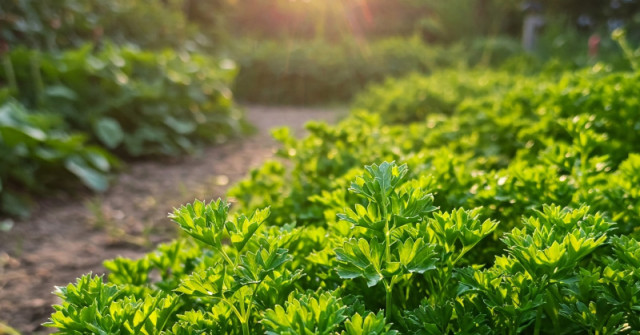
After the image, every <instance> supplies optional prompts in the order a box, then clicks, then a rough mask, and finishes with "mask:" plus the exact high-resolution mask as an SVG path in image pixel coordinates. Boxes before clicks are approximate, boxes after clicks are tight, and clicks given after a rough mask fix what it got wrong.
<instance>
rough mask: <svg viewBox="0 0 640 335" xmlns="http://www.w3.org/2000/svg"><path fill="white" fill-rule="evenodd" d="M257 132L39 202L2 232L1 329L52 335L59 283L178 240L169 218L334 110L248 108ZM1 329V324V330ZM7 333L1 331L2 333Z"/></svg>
mask: <svg viewBox="0 0 640 335" xmlns="http://www.w3.org/2000/svg"><path fill="white" fill-rule="evenodd" d="M246 110H247V117H248V118H249V121H250V122H251V123H252V124H254V125H255V126H256V127H257V133H256V134H255V135H252V136H251V137H248V138H244V139H237V140H233V141H230V142H228V143H225V144H222V145H217V146H213V147H211V148H206V149H204V150H203V151H202V152H201V153H200V154H198V155H194V156H190V157H181V158H174V159H169V160H162V161H157V160H155V161H141V162H134V163H130V164H129V165H128V167H127V168H126V171H124V172H123V173H120V174H119V175H117V176H116V177H115V180H114V183H113V186H112V187H111V189H110V190H109V191H108V192H106V193H104V194H101V195H95V194H90V193H88V192H79V193H78V194H73V195H65V196H63V197H59V196H58V197H57V198H55V199H43V200H41V201H39V202H38V206H37V208H36V210H35V211H34V213H33V215H32V217H31V219H29V220H27V221H23V222H16V223H15V226H14V228H13V229H12V230H10V231H9V232H0V325H1V322H4V323H6V324H8V325H9V326H11V327H13V328H15V329H17V330H18V331H20V332H22V333H23V334H45V333H50V332H51V331H52V330H51V329H47V328H44V327H42V326H41V324H42V323H43V322H45V321H47V319H48V317H49V316H50V314H51V313H52V311H53V309H52V307H51V305H53V304H56V303H58V302H59V299H58V298H57V297H56V296H54V295H53V294H51V292H52V291H53V290H54V286H62V285H67V284H68V283H70V282H74V281H75V279H76V278H77V277H79V276H81V275H83V274H85V273H88V272H93V273H94V274H102V273H104V272H105V270H104V268H103V267H102V262H103V261H104V260H105V259H111V258H114V257H117V256H123V257H131V258H137V257H140V256H142V255H144V254H145V253H146V252H148V251H149V250H151V249H152V248H153V246H154V245H156V244H157V243H160V242H164V241H168V240H170V239H172V238H173V237H175V236H176V227H175V226H176V225H175V224H172V223H171V222H170V221H169V220H168V219H167V218H166V217H167V213H169V212H170V211H172V209H173V208H174V207H177V206H180V205H181V204H183V203H186V202H190V201H193V199H194V198H198V199H215V198H218V197H222V196H224V194H225V191H226V190H227V188H228V187H229V186H230V185H232V184H233V183H235V182H236V181H238V180H240V179H241V178H243V177H244V176H245V175H246V174H247V173H248V172H249V171H250V169H252V168H255V167H258V166H259V165H260V164H261V163H262V162H264V161H265V160H266V159H268V158H271V157H273V154H274V152H275V149H276V148H277V144H276V142H275V141H274V140H273V139H271V136H270V135H269V130H270V129H271V128H273V127H277V126H289V127H291V128H292V129H293V130H294V131H295V132H296V134H297V135H301V134H302V132H303V124H304V123H306V122H307V121H309V120H325V121H329V122H332V121H335V120H336V118H337V115H338V112H336V111H335V110H326V109H309V108H277V107H259V106H248V107H246ZM0 328H1V327H0ZM1 333H2V331H1V330H0V334H1Z"/></svg>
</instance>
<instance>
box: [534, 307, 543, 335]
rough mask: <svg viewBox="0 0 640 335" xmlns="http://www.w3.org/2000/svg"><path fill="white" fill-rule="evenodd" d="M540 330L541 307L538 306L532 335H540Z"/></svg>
mask: <svg viewBox="0 0 640 335" xmlns="http://www.w3.org/2000/svg"><path fill="white" fill-rule="evenodd" d="M540 328H542V306H538V311H537V313H536V325H535V328H534V330H533V335H540Z"/></svg>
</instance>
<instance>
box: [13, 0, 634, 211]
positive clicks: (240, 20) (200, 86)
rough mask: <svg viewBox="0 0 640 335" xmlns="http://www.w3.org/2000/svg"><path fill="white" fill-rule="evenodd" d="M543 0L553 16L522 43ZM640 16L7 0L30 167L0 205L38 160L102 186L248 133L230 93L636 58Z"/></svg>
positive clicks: (318, 97) (338, 3) (354, 3)
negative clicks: (117, 174)
mask: <svg viewBox="0 0 640 335" xmlns="http://www.w3.org/2000/svg"><path fill="white" fill-rule="evenodd" d="M536 11H537V12H538V13H539V14H540V15H542V17H543V22H544V24H543V25H542V27H541V29H540V30H539V31H538V35H539V38H538V41H537V42H538V43H537V46H536V48H535V50H534V51H533V52H525V51H524V50H523V48H522V47H521V41H520V40H521V36H522V30H523V28H522V27H523V21H524V20H525V18H526V16H527V15H529V14H531V13H532V12H536ZM638 28H640V0H597V1H595V0H594V1H587V2H585V1H578V0H559V1H552V0H544V1H542V0H540V1H523V0H449V1H440V0H397V1H388V0H322V1H321V0H242V1H240V0H109V1H107V0H48V1H41V0H3V1H2V2H1V3H0V58H1V61H2V64H1V67H0V91H1V92H2V94H1V95H0V108H2V110H3V113H4V114H3V115H5V117H3V118H0V128H2V127H4V128H2V129H4V130H3V131H2V133H0V151H2V152H3V157H7V158H6V161H7V162H9V161H11V162H23V161H29V166H31V167H30V168H29V169H22V170H20V169H17V170H16V169H14V168H11V167H9V164H3V165H2V166H1V167H0V206H4V208H17V207H16V205H15V204H16V203H21V201H17V200H16V199H23V198H24V197H23V196H22V195H23V194H30V193H31V192H32V191H33V190H35V189H43V188H44V189H45V191H46V187H41V186H42V185H40V186H38V187H36V186H35V185H36V184H37V183H38V182H39V181H38V180H39V176H41V175H43V174H44V173H51V174H53V175H59V174H61V173H63V174H65V175H69V176H76V179H79V180H80V181H82V182H83V183H84V185H86V186H87V187H89V188H91V189H93V190H103V189H105V188H106V186H105V185H106V184H107V183H106V179H105V178H106V176H107V175H108V173H109V172H110V171H111V170H112V168H113V167H115V166H117V165H118V164H117V159H118V158H117V157H120V158H123V157H124V158H130V157H138V156H149V155H151V156H156V155H176V154H181V153H184V152H192V151H193V150H196V149H197V147H198V145H201V144H202V143H206V142H207V141H209V142H220V141H222V140H225V139H227V138H229V137H232V136H236V135H240V134H243V133H245V132H246V131H247V129H248V127H247V124H246V122H245V121H244V119H243V116H242V112H241V111H240V109H238V108H237V107H236V105H235V103H234V101H235V100H240V101H243V102H248V103H269V104H328V103H345V102H347V101H349V100H351V99H352V97H353V96H355V95H356V93H358V92H359V91H361V90H363V89H365V88H366V87H368V86H369V85H372V84H378V83H382V82H384V81H385V80H386V78H397V77H403V76H405V75H408V74H411V73H421V74H430V73H437V72H441V71H442V70H447V69H449V70H453V71H463V72H460V73H464V72H465V71H473V70H476V69H498V70H501V71H506V72H507V73H510V74H518V75H524V76H526V75H528V74H537V73H540V72H542V73H547V74H548V75H549V76H553V75H558V74H560V73H562V72H564V71H573V70H576V69H580V68H583V67H586V66H593V65H595V64H599V65H598V66H599V67H600V68H601V69H602V71H615V70H625V71H626V70H630V69H632V68H634V67H635V68H637V66H638V60H639V59H640V49H636V47H635V46H637V45H638V41H639V40H640V29H638ZM616 29H618V30H616ZM620 29H622V30H620ZM613 31H615V32H616V33H615V34H614V35H615V36H614V37H615V39H614V38H611V36H612V32H613ZM590 42H593V43H595V42H597V43H596V44H597V49H598V50H597V54H596V53H594V52H593V50H590V47H589V43H590ZM591 49H593V46H592V47H591ZM449 73H453V72H449ZM445 77H446V76H445ZM490 77H491V76H490ZM436 78H437V76H436ZM496 78H499V76H497V77H491V78H488V79H487V80H489V82H496V81H497V80H496ZM445 79H446V78H445ZM445 79H443V80H445ZM472 79H473V78H472ZM473 80H475V79H473ZM478 80H484V79H478ZM427 85H433V84H432V83H428V84H427ZM445 86H446V85H445ZM480 86H482V85H480ZM382 87H384V86H382ZM437 91H438V90H435V92H437ZM427 100H428V101H436V100H437V99H435V100H433V99H432V100H429V99H427ZM445 100H446V99H445ZM443 101H444V100H443ZM443 106H447V105H446V104H445V105H443ZM415 117H422V115H419V116H415ZM43 120H47V121H46V122H45V121H43ZM25 127H26V128H25ZM211 127H213V128H211ZM210 128H211V129H215V132H216V135H215V136H212V135H211V132H208V131H206V129H210ZM33 129H40V130H43V131H44V130H47V131H49V129H55V133H56V134H57V135H55V136H54V137H53V139H52V138H49V137H46V138H45V137H42V136H40V135H39V134H37V132H36V133H33V132H32V131H31V130H33ZM16 133H22V134H23V135H24V136H27V137H31V138H32V139H33V141H32V140H30V142H29V143H31V146H24V145H21V144H20V142H19V141H13V140H11V138H14V137H15V136H18V135H15V134H16ZM3 134H4V135H3ZM7 134H10V135H7ZM34 134H36V135H34ZM23 135H19V136H23ZM34 136H35V137H34ZM56 136H57V137H56ZM58 137H59V138H63V139H64V138H73V139H74V140H73V141H72V142H69V143H72V144H73V145H69V146H65V147H64V148H62V147H60V146H59V145H58V144H55V145H53V144H52V143H58V142H60V141H62V140H58V139H57V138H58ZM52 141H53V142H52ZM56 141H58V142H56ZM47 145H49V147H47ZM42 148H45V149H46V150H45V149H42ZM87 150H88V151H87ZM43 152H44V153H46V154H43ZM86 152H90V154H86ZM52 153H55V155H52ZM98 156H100V157H101V158H100V159H97V158H96V157H98ZM52 157H54V158H55V159H54V158H52ZM77 157H85V158H83V160H82V163H78V162H80V160H79V159H78V158H77ZM87 157H89V158H87ZM105 162H106V163H109V164H106V163H105ZM45 163H46V164H45ZM20 164H24V163H20ZM78 166H80V168H79V167H78ZM16 171H18V172H16ZM16 173H17V174H18V175H16ZM54 179H55V180H56V181H60V180H67V179H65V178H54ZM68 179H73V178H68ZM43 184H46V183H45V182H43ZM22 203H24V201H22ZM2 204H5V205H2ZM7 204H9V205H7ZM3 211H4V210H3ZM13 212H24V211H21V210H19V211H15V210H14V211H13Z"/></svg>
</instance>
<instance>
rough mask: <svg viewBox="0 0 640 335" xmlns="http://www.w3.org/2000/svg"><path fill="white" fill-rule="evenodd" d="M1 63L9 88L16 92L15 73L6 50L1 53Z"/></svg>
mask: <svg viewBox="0 0 640 335" xmlns="http://www.w3.org/2000/svg"><path fill="white" fill-rule="evenodd" d="M2 65H3V67H4V72H5V73H6V74H7V81H8V82H9V88H10V89H11V91H12V93H13V94H18V84H17V81H16V73H15V71H14V70H13V63H12V62H11V57H9V52H6V53H5V54H4V55H2Z"/></svg>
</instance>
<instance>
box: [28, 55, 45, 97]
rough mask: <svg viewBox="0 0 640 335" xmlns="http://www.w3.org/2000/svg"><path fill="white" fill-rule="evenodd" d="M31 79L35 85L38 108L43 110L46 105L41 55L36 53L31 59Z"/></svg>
mask: <svg viewBox="0 0 640 335" xmlns="http://www.w3.org/2000/svg"><path fill="white" fill-rule="evenodd" d="M30 65H31V77H32V78H33V82H34V83H35V91H36V103H37V106H38V108H42V107H43V104H44V82H43V81H42V75H41V74H40V54H38V53H34V54H33V55H32V56H31V59H30Z"/></svg>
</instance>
